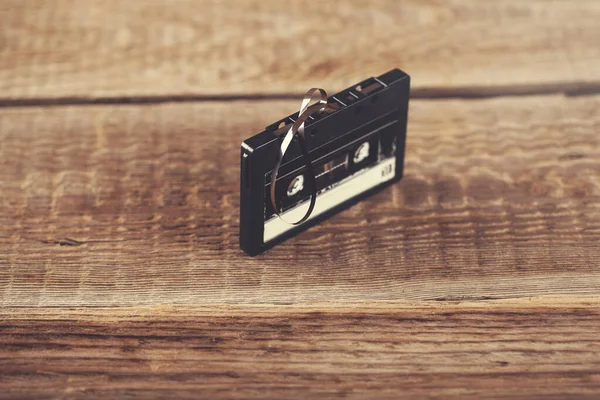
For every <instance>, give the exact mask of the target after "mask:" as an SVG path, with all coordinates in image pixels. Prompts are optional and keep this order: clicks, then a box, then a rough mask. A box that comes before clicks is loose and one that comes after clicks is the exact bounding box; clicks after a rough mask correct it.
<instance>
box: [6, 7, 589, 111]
mask: <svg viewBox="0 0 600 400" xmlns="http://www.w3.org/2000/svg"><path fill="white" fill-rule="evenodd" d="M599 20H600V2H598V1H597V0H578V1H572V0H553V1H547V0H529V1H526V2H524V1H521V0H501V1H468V0H451V1H439V0H404V1H397V0H377V1H362V0H350V1H340V2H337V1H310V2H293V1H276V0H270V1H264V0H251V1H237V0H225V1H223V0H201V1H193V0H179V1H176V2H173V1H164V0H129V1H121V0H103V1H87V0H28V1H22V0H3V1H2V2H1V3H0V21H2V24H3V26H2V29H1V30H0V32H1V36H0V99H4V100H18V99H21V100H22V99H24V98H25V99H32V98H33V99H37V98H65V97H67V98H70V97H74V98H78V99H80V100H81V99H82V98H90V97H92V98H95V97H120V96H130V97H140V96H168V97H172V96H174V95H178V96H181V95H187V96H207V95H209V96H220V95H242V96H248V95H256V94H282V93H283V94H289V93H292V94H299V93H303V92H304V91H305V90H306V88H309V87H313V86H315V85H317V87H321V86H323V85H326V86H327V89H328V90H336V89H342V88H345V87H346V86H348V85H350V84H353V83H355V82H359V81H361V80H362V79H364V76H365V75H367V76H371V75H375V74H380V73H382V72H384V71H387V70H388V69H390V67H391V66H402V67H403V68H404V69H406V70H407V71H409V72H410V73H411V75H412V76H413V78H414V79H413V87H414V92H413V94H414V95H421V96H431V95H435V94H436V93H437V94H439V92H440V91H441V92H443V93H447V92H446V91H445V90H446V89H454V91H450V93H455V94H456V93H458V94H461V93H471V94H472V93H473V92H475V93H477V92H484V93H488V92H490V91H491V92H492V93H494V92H500V93H502V92H506V91H508V92H522V91H523V90H524V89H525V90H537V91H556V90H574V91H578V90H582V89H586V88H589V86H590V85H592V86H593V87H595V89H596V90H600V68H598V65H599V64H600V46H599V45H598V43H600V30H599V29H598V21H599ZM522 86H524V87H525V88H522Z"/></svg>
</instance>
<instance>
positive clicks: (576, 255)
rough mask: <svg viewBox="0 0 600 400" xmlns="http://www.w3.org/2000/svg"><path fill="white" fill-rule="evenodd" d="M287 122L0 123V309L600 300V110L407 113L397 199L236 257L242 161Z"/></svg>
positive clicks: (33, 115) (250, 115)
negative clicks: (265, 133)
mask: <svg viewBox="0 0 600 400" xmlns="http://www.w3.org/2000/svg"><path fill="white" fill-rule="evenodd" d="M296 106H297V104H296V102H273V101H265V102H224V103H219V102H217V103H197V104H187V103H186V104H162V105H149V106H88V107H68V108H67V107H57V108H52V107H50V108H4V109H2V110H1V112H0V202H1V207H0V224H1V226H2V227H3V229H2V230H0V305H1V306H3V307H9V306H77V305H93V306H111V305H118V306H126V305H143V304H182V303H184V304H207V303H304V302H312V301H324V302H325V301H332V302H336V301H337V302H345V301H362V300H368V301H370V300H400V299H461V298H469V299H477V298H506V297H521V296H530V295H546V294H597V293H599V292H600V269H599V268H598V266H599V265H600V248H599V246H598V243H599V239H600V206H599V205H600V202H599V199H600V136H599V135H598V131H599V127H600V112H599V110H600V97H581V98H564V97H560V96H544V97H533V98H504V99H493V100H486V101H459V100H453V101H425V102H419V101H415V102H413V103H412V106H411V111H410V124H409V125H410V126H409V134H408V135H409V136H408V145H407V159H406V174H405V178H404V180H403V182H402V183H400V184H397V185H394V186H393V187H391V188H388V189H386V190H384V191H383V192H381V193H379V194H377V195H376V196H374V197H373V198H371V199H369V200H368V201H365V202H362V203H360V204H358V205H356V206H354V207H353V208H351V209H350V210H348V211H346V212H343V213H341V214H339V215H337V216H335V217H334V218H332V219H330V220H328V221H326V222H325V223H323V224H320V225H319V226H318V227H314V228H313V229H310V230H309V231H307V232H305V233H303V234H301V235H299V236H297V237H296V238H294V239H292V240H289V241H287V242H286V243H284V244H282V245H280V246H277V247H276V248H274V249H273V250H271V251H269V252H267V253H266V254H264V255H262V256H259V257H256V258H249V257H247V256H245V255H244V254H243V253H241V252H240V250H239V248H238V218H239V213H238V207H239V144H240V142H241V141H242V139H243V138H245V137H247V136H249V135H250V134H252V133H253V132H257V131H259V130H260V129H261V127H262V126H265V125H267V124H268V123H270V122H272V120H275V119H277V118H278V117H279V116H281V115H287V114H288V113H291V112H292V111H293V108H294V107H296ZM234 110H235V111H234Z"/></svg>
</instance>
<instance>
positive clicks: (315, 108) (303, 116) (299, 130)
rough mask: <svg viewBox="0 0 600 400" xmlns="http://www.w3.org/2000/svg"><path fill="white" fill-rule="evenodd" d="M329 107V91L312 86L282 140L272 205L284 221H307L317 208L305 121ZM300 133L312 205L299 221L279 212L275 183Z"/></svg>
mask: <svg viewBox="0 0 600 400" xmlns="http://www.w3.org/2000/svg"><path fill="white" fill-rule="evenodd" d="M317 92H318V93H319V100H318V102H317V103H315V104H313V105H311V106H309V104H310V102H311V101H312V100H313V97H314V94H315V93H317ZM326 107H327V93H326V92H325V91H324V90H323V89H317V88H312V89H310V90H309V91H308V92H306V94H305V95H304V99H303V100H302V104H301V106H300V112H299V113H298V119H297V120H296V121H295V122H294V124H293V125H292V126H291V128H290V129H289V131H287V133H286V134H285V137H284V138H283V141H282V142H281V147H280V148H279V154H278V156H277V162H276V163H275V168H273V172H272V174H271V193H270V194H271V196H270V197H271V206H272V207H273V210H274V211H275V213H276V214H277V216H278V217H279V218H281V219H282V220H283V221H285V222H287V223H288V224H291V225H299V224H301V223H303V222H304V221H306V220H307V219H308V218H309V217H310V215H311V214H312V212H313V209H314V208H315V203H316V201H317V183H316V179H315V171H314V168H313V165H312V161H311V159H310V154H309V152H308V148H307V147H306V141H305V140H304V122H305V121H306V120H307V119H308V117H310V116H311V114H314V113H316V112H321V111H324V110H325V108H326ZM296 134H297V135H298V136H297V137H298V143H299V144H300V148H301V150H302V157H303V158H304V164H305V165H306V175H307V180H308V184H309V185H310V190H311V195H310V205H309V206H308V210H307V211H306V213H305V214H304V216H303V217H302V218H301V219H299V220H298V221H292V222H290V221H287V220H285V219H284V218H283V217H282V216H281V213H280V212H279V207H278V206H277V200H276V196H275V193H276V190H275V185H276V183H277V174H278V173H279V167H280V166H281V162H282V160H283V156H285V152H286V151H287V149H288V148H289V147H290V144H291V143H292V140H293V139H294V136H296Z"/></svg>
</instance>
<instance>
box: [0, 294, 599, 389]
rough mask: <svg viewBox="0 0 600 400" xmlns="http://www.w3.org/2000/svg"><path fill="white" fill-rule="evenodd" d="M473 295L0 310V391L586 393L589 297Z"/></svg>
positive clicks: (589, 383)
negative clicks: (478, 298)
mask: <svg viewBox="0 0 600 400" xmlns="http://www.w3.org/2000/svg"><path fill="white" fill-rule="evenodd" d="M480 303H481V302H480ZM483 303H484V304H444V303H437V304H435V305H431V304H423V303H419V304H406V303H404V304H403V303H400V304H387V305H386V304H379V305H377V304H371V305H365V304H353V305H349V306H346V307H339V306H338V307H336V306H328V305H320V306H309V307H293V306H292V307H286V306H278V307H251V306H243V307H218V306H217V307H146V308H144V307H138V308H113V309H95V308H74V309H55V308H51V309H46V308H41V309H22V308H17V309H10V308H9V309H0V315H2V318H0V320H1V321H2V322H0V397H10V398H63V399H75V398H86V399H106V398H132V397H143V398H148V399H154V398H165V397H169V398H174V397H176V398H190V399H191V398H194V399H196V398H211V399H229V398H248V399H250V398H261V399H267V398H302V399H306V398H317V397H318V398H324V397H326V398H345V399H366V398H369V399H370V398H441V399H455V398H457V399H458V398H459V399H466V398H468V399H471V398H473V399H489V398H494V399H498V398H522V399H540V398H543V399H564V398H578V399H593V398H597V395H598V393H599V392H600V342H599V341H598V331H599V330H600V300H599V299H598V297H596V298H592V299H587V300H586V299H579V300H578V302H572V301H568V300H567V301H564V300H560V299H554V300H544V301H543V302H540V299H523V300H520V301H510V302H483Z"/></svg>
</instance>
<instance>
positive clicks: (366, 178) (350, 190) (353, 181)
mask: <svg viewBox="0 0 600 400" xmlns="http://www.w3.org/2000/svg"><path fill="white" fill-rule="evenodd" d="M395 175H396V158H395V157H391V158H388V159H386V160H383V161H381V162H379V163H377V164H376V165H374V166H372V167H370V168H366V169H364V170H362V171H360V172H358V173H356V174H355V175H353V176H351V177H348V178H347V179H346V180H345V181H343V182H341V183H340V184H339V185H337V186H335V187H333V188H331V189H329V190H327V191H325V192H324V193H322V194H320V195H319V196H318V197H317V202H316V204H315V208H314V210H313V212H312V214H311V216H310V218H309V219H308V220H310V219H312V218H315V217H317V216H318V215H320V214H322V213H324V212H326V211H328V210H330V209H332V208H333V207H335V206H337V205H338V204H341V203H343V202H344V201H346V200H349V199H351V198H353V197H354V196H357V195H359V194H361V193H362V192H365V191H367V190H369V189H372V188H374V187H375V186H377V185H380V184H382V183H384V182H387V181H389V180H391V179H393V178H394V176H395ZM308 207H309V202H308V201H305V202H304V203H302V204H300V205H298V206H297V207H295V208H293V209H291V210H288V211H286V212H284V213H283V214H282V216H283V218H285V219H286V220H291V221H293V220H296V219H299V218H302V216H303V215H304V214H305V213H306V211H307V209H308ZM293 228H295V226H294V225H290V224H288V223H287V222H285V221H283V220H282V219H281V218H278V217H275V218H271V219H270V220H268V221H267V222H265V230H264V234H263V241H264V242H265V243H267V242H268V241H270V240H272V239H274V238H276V237H278V236H280V235H282V234H284V233H285V232H287V231H289V230H290V229H293Z"/></svg>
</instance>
